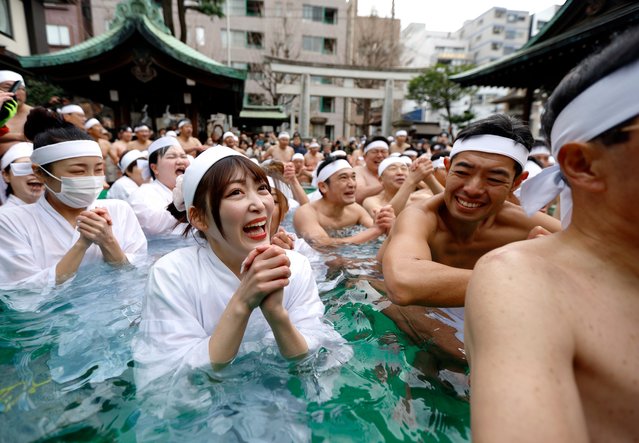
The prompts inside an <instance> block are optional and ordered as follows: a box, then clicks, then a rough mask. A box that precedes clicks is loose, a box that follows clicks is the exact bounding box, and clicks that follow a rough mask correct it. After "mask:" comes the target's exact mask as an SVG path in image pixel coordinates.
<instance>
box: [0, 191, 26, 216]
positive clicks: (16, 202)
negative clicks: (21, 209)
mask: <svg viewBox="0 0 639 443" xmlns="http://www.w3.org/2000/svg"><path fill="white" fill-rule="evenodd" d="M24 205H26V203H25V202H24V201H22V200H20V199H19V198H18V197H16V196H15V195H13V194H11V195H10V196H9V198H7V201H6V202H4V204H3V205H2V206H0V212H2V211H4V210H6V209H9V208H13V207H14V206H24Z"/></svg>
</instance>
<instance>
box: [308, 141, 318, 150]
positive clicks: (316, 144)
mask: <svg viewBox="0 0 639 443" xmlns="http://www.w3.org/2000/svg"><path fill="white" fill-rule="evenodd" d="M308 147H309V148H317V149H319V148H320V145H319V143H317V142H313V143H311V144H310V145H308Z"/></svg>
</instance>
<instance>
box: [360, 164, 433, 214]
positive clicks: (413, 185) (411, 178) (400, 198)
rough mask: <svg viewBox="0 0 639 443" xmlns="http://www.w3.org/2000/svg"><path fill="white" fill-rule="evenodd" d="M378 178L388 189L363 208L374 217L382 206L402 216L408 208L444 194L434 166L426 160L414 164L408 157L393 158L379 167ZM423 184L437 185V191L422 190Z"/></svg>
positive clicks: (372, 198)
mask: <svg viewBox="0 0 639 443" xmlns="http://www.w3.org/2000/svg"><path fill="white" fill-rule="evenodd" d="M406 160H408V161H406ZM378 174H379V179H380V181H381V183H382V186H383V187H384V189H383V190H382V192H380V193H379V194H377V195H373V196H371V197H368V198H367V199H366V200H364V203H363V204H362V206H363V207H364V209H366V210H367V211H368V213H369V214H371V216H373V217H374V216H375V214H376V213H377V211H378V210H379V209H380V208H381V207H382V206H386V205H391V206H392V207H393V210H394V211H395V214H396V215H398V214H399V213H400V212H402V210H403V209H404V207H405V206H407V205H408V204H413V203H416V202H418V201H422V200H424V199H427V198H430V197H432V196H433V195H434V194H437V193H439V192H442V191H443V190H444V188H443V187H442V186H441V185H439V183H437V182H436V180H435V179H434V177H433V166H432V163H431V162H430V160H427V159H425V158H424V159H419V160H417V161H415V162H414V163H412V162H411V161H410V159H409V158H407V157H404V156H401V157H390V156H389V157H387V158H386V159H384V161H382V162H381V163H380V164H379V171H378ZM423 180H425V181H426V182H428V183H429V184H433V185H435V188H434V189H433V190H431V189H429V188H425V189H422V190H418V187H419V185H420V184H421V183H422V181H423Z"/></svg>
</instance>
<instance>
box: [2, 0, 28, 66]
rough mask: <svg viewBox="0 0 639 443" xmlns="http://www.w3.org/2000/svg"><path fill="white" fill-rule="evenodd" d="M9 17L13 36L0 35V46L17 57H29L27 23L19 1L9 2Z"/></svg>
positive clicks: (12, 0)
mask: <svg viewBox="0 0 639 443" xmlns="http://www.w3.org/2000/svg"><path fill="white" fill-rule="evenodd" d="M9 8H10V17H9V19H10V20H11V25H12V30H13V35H12V36H7V35H5V34H0V46H4V47H6V48H7V50H8V51H11V52H13V53H15V54H18V55H30V54H31V50H30V48H29V36H28V34H27V22H26V18H25V15H24V5H23V4H22V1H20V0H9Z"/></svg>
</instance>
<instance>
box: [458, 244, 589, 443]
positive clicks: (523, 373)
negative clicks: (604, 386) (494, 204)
mask: <svg viewBox="0 0 639 443" xmlns="http://www.w3.org/2000/svg"><path fill="white" fill-rule="evenodd" d="M536 241H542V240H536ZM512 246H515V245H509V246H507V247H506V248H501V249H498V250H495V251H493V252H491V253H489V254H487V255H486V256H484V257H482V258H481V259H480V260H479V261H478V263H477V266H476V267H475V271H474V272H473V277H472V279H471V281H470V284H469V287H468V294H467V298H466V318H465V321H466V332H465V345H466V355H467V356H469V361H470V365H471V386H472V388H471V389H472V394H471V429H472V434H473V435H472V437H473V441H475V442H479V443H481V442H512V441H517V442H531V443H532V442H542V441H543V442H568V441H570V442H586V441H588V435H587V430H586V423H585V417H584V412H583V410H582V407H581V403H580V399H579V393H578V390H577V385H576V382H575V377H574V371H573V359H574V354H575V343H574V337H573V333H572V331H571V328H570V318H569V317H570V315H569V314H567V313H565V312H563V313H562V310H561V303H559V302H558V301H557V300H556V299H554V298H553V296H552V291H553V288H552V286H553V283H552V282H551V281H548V282H544V279H549V278H550V277H548V275H549V274H548V273H545V272H541V271H538V272H534V271H535V270H536V269H537V270H540V269H541V270H543V269H545V266H544V261H545V259H544V258H543V257H537V258H535V257H533V259H531V258H530V254H526V255H524V254H523V253H522V252H519V251H516V252H512V250H513V249H515V248H512ZM504 249H506V250H504Z"/></svg>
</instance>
